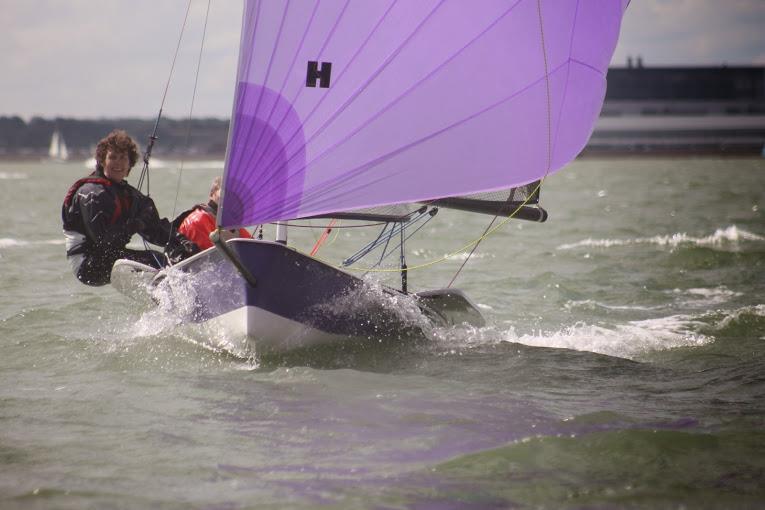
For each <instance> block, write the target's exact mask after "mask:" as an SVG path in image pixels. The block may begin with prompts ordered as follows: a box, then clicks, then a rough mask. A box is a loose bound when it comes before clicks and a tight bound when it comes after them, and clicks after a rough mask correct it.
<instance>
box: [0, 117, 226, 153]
mask: <svg viewBox="0 0 765 510" xmlns="http://www.w3.org/2000/svg"><path fill="white" fill-rule="evenodd" d="M155 122H156V119H135V118H124V119H96V120H82V119H71V118H55V119H45V118H42V117H33V118H32V119H31V120H30V121H29V122H26V121H24V119H22V118H21V117H0V156H11V157H13V156H19V157H23V156H39V155H44V154H47V151H48V146H49V145H50V140H51V136H52V134H53V131H54V130H55V129H58V130H59V131H60V132H61V134H62V135H63V137H64V140H65V141H66V145H67V148H68V150H69V152H70V154H72V155H75V156H82V157H85V156H87V155H92V152H93V149H94V148H95V145H96V144H97V143H98V141H99V140H100V139H101V138H103V137H104V136H105V135H106V134H107V133H109V132H110V131H111V130H113V129H118V128H119V129H124V130H125V131H127V132H128V133H129V134H130V135H131V136H132V137H133V138H134V139H135V140H136V142H138V144H139V146H140V149H141V151H143V150H145V148H146V144H147V143H148V140H149V136H150V135H151V133H152V132H153V130H154V124H155ZM228 125H229V121H228V119H216V118H200V119H192V120H191V122H189V121H188V120H175V119H169V118H168V119H165V118H163V119H161V120H160V124H159V130H158V133H157V136H158V140H157V142H156V143H155V145H154V152H153V154H154V155H157V156H159V157H162V155H163V154H164V155H180V154H186V155H189V156H200V157H222V156H223V155H224V154H225V152H226V141H227V138H228ZM187 133H188V143H187V141H186V140H187Z"/></svg>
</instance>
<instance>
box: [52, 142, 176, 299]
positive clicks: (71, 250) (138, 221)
mask: <svg viewBox="0 0 765 510" xmlns="http://www.w3.org/2000/svg"><path fill="white" fill-rule="evenodd" d="M137 161H138V147H137V146H136V144H135V142H134V141H133V140H132V139H131V138H130V136H129V135H128V134H127V133H125V132H124V131H121V130H115V131H112V132H111V133H110V134H109V135H108V136H107V137H106V138H104V139H103V140H101V141H100V142H99V143H98V146H97V148H96V171H95V172H93V173H92V174H91V175H90V176H88V177H85V178H83V179H79V180H78V181H77V182H75V183H74V184H73V185H72V186H71V187H70V188H69V191H68V192H67V194H66V198H65V199H64V204H63V206H62V209H61V217H62V220H63V224H64V236H65V238H66V257H67V260H68V261H69V263H70V264H71V266H72V270H73V272H74V274H75V276H76V277H77V279H78V280H80V281H81V282H82V283H85V284H87V285H95V286H98V285H105V284H107V283H109V280H110V278H111V270H112V266H113V265H114V262H115V261H116V260H117V259H130V260H134V261H137V262H141V263H143V264H146V265H149V266H152V267H156V268H160V267H162V266H164V265H166V259H165V256H164V255H163V254H162V253H160V252H157V251H152V250H144V251H137V250H129V249H127V248H126V245H127V243H128V242H129V241H130V239H131V237H132V236H133V235H134V234H136V233H137V234H139V235H140V236H141V237H143V238H144V239H145V240H147V241H149V242H150V243H153V244H156V245H159V246H166V245H168V242H169V240H170V237H171V229H170V222H169V221H168V220H167V219H165V218H163V219H160V217H159V213H158V212H157V208H156V206H155V205H154V201H153V200H152V199H151V198H149V197H147V196H145V195H143V194H142V193H141V192H140V191H138V190H137V189H135V188H134V187H132V186H131V185H130V184H128V183H127V182H126V181H125V178H126V177H127V176H128V174H129V173H130V169H131V168H132V167H133V166H134V165H135V163H136V162H137ZM179 243H180V244H181V245H183V244H189V243H188V240H186V241H185V243H183V240H180V241H179ZM176 244H177V243H176ZM181 249H189V247H185V246H182V247H181Z"/></svg>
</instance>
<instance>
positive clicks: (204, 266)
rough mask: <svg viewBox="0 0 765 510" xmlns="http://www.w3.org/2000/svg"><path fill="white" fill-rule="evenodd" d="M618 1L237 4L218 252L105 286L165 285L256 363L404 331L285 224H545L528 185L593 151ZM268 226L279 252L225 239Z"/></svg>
mask: <svg viewBox="0 0 765 510" xmlns="http://www.w3.org/2000/svg"><path fill="white" fill-rule="evenodd" d="M627 3H628V0H608V1H598V0H580V1H571V0H482V1H480V2H465V1H462V0H315V1H290V0H268V1H265V0H260V1H259V0H246V1H245V2H244V11H243V23H242V32H241V40H240V49H239V60H238V70H237V85H236V92H235V97H234V105H233V112H232V118H231V126H230V129H229V140H228V146H227V154H226V160H225V168H224V174H223V184H222V197H221V202H220V207H219V210H218V215H217V223H218V227H219V230H218V231H217V232H215V233H214V234H213V236H212V237H213V239H214V241H215V247H214V248H211V249H208V250H206V251H204V252H202V253H200V254H197V255H195V256H194V257H192V258H190V259H188V260H185V261H183V262H182V263H180V264H177V265H175V266H174V267H172V268H171V269H166V270H163V271H160V272H159V273H158V274H156V275H154V274H153V273H151V272H149V270H148V268H141V267H138V266H136V265H135V264H134V263H131V262H128V261H118V262H117V263H116V264H115V267H114V271H113V277H112V280H113V283H114V284H115V285H116V286H118V287H119V288H121V289H123V290H124V291H126V292H129V291H130V289H134V288H135V285H137V284H140V285H144V287H145V288H147V289H150V290H151V292H154V293H155V294H154V299H155V300H156V299H160V298H158V297H157V295H156V293H157V292H159V291H160V289H162V288H163V285H164V286H165V288H175V289H176V290H175V292H176V293H178V292H181V293H182V294H183V295H184V296H185V297H187V298H188V297H189V296H191V302H193V305H192V307H191V311H190V313H189V314H188V315H187V317H188V318H189V319H190V320H193V321H196V322H205V323H209V324H212V325H216V326H220V327H223V328H225V329H226V331H229V332H232V333H233V334H239V335H242V337H243V338H247V339H248V341H249V342H250V345H251V346H253V347H254V348H255V350H256V351H259V352H282V351H287V350H291V349H296V348H302V347H307V346H312V345H317V344H321V343H327V342H338V341H347V340H348V339H349V338H360V337H361V338H368V337H379V336H384V335H390V334H391V332H393V333H394V334H401V333H402V332H405V333H406V332H409V330H415V331H414V332H415V333H416V332H417V331H416V330H421V329H422V324H418V323H417V321H414V323H413V322H412V321H407V320H405V317H402V315H401V314H400V313H398V311H397V310H395V309H391V307H386V306H381V305H380V304H379V303H378V304H374V303H372V304H370V303H364V300H360V299H357V296H358V295H360V294H363V293H364V288H365V286H368V285H369V284H368V283H367V282H366V281H365V280H364V279H362V278H359V277H357V276H355V275H353V274H351V273H350V272H349V271H347V270H346V269H344V268H342V267H335V266H333V265H330V264H327V263H325V262H323V261H320V260H317V259H316V258H314V257H311V256H310V255H307V254H304V253H301V252H299V251H297V250H295V249H294V248H292V247H291V246H289V245H288V244H287V235H286V227H285V223H284V222H286V221H288V220H296V219H306V218H344V219H347V220H362V221H369V220H373V221H381V222H384V223H385V224H386V227H385V229H384V231H383V232H384V233H381V234H380V236H379V237H378V240H379V239H383V238H385V237H386V236H387V238H388V241H390V239H393V238H395V237H396V236H399V235H400V237H401V244H402V245H403V240H404V231H405V230H406V229H407V228H409V227H410V226H411V225H414V224H416V223H417V222H418V221H419V220H420V219H421V218H424V217H428V216H429V217H432V216H433V215H434V214H435V211H436V209H437V208H438V207H444V208H455V209H460V210H463V211H469V212H473V213H483V214H488V215H491V216H494V217H495V218H496V217H503V218H508V217H511V218H513V219H524V220H532V221H544V220H545V219H546V217H547V214H546V212H545V211H544V210H543V209H541V208H540V207H539V205H538V199H539V188H540V186H539V184H540V181H541V180H543V179H544V178H545V177H546V176H547V175H548V174H550V173H552V172H555V171H557V170H558V169H560V168H562V167H563V166H564V165H566V164H567V163H568V162H569V161H571V160H572V159H573V158H575V157H576V155H577V154H578V153H579V152H580V151H581V150H582V149H583V148H584V146H585V144H586V143H587V141H588V139H589V136H590V134H591V132H592V129H593V126H594V124H595V121H596V119H597V117H598V115H599V113H600V109H601V106H602V102H603V98H604V95H605V88H606V80H605V76H606V71H607V67H608V64H609V62H610V60H611V56H612V54H613V51H614V48H615V45H616V42H617V38H618V34H619V28H620V24H621V20H622V16H623V14H624V11H625V9H626V6H627ZM274 222H275V223H277V236H276V240H274V241H266V240H256V239H230V240H227V241H224V240H223V239H222V237H221V235H220V232H223V231H224V230H227V229H235V228H239V227H247V226H254V225H262V224H266V223H274ZM371 244H374V243H371ZM363 255H364V250H362V252H361V253H360V254H359V255H358V257H361V256H363ZM355 260H356V258H354V257H349V259H347V260H346V265H350V264H352V263H353V261H355ZM401 274H402V288H401V289H400V290H399V289H393V288H388V287H384V288H383V291H382V295H383V296H386V295H387V296H394V297H395V296H397V295H403V294H407V295H409V293H408V289H407V281H406V276H407V268H406V266H405V261H404V250H403V246H402V248H401ZM179 275H180V277H179ZM179 278H180V281H181V283H180V284H179V283H178V282H179ZM171 281H173V282H174V285H167V284H168V282H171ZM131 282H132V283H131ZM136 282H137V283H136ZM141 282H143V283H141ZM147 282H148V283H147ZM179 288H180V289H182V290H180V291H179V290H178V289H179ZM411 296H412V297H413V299H412V300H411V301H412V302H414V303H415V304H416V306H417V307H418V308H419V310H420V311H421V315H422V317H425V318H426V319H427V321H429V322H430V323H432V324H435V325H450V324H461V323H468V324H473V325H482V324H483V317H481V314H480V312H479V311H478V310H477V309H476V307H475V306H474V305H473V304H472V302H471V301H470V299H469V298H467V297H466V296H465V295H464V294H463V293H462V292H460V291H459V290H456V289H452V288H449V289H440V290H433V291H428V292H420V293H415V294H411ZM359 303H362V305H359ZM393 308H395V307H393Z"/></svg>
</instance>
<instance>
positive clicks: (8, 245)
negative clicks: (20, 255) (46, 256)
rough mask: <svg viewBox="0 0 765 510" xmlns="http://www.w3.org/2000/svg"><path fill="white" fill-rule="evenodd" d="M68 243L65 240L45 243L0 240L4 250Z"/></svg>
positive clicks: (45, 241) (6, 238)
mask: <svg viewBox="0 0 765 510" xmlns="http://www.w3.org/2000/svg"><path fill="white" fill-rule="evenodd" d="M65 242H66V241H64V239H46V240H43V241H26V240H24V239H13V238H10V237H3V238H0V249H3V248H17V247H19V246H33V245H40V244H52V245H63V244H65Z"/></svg>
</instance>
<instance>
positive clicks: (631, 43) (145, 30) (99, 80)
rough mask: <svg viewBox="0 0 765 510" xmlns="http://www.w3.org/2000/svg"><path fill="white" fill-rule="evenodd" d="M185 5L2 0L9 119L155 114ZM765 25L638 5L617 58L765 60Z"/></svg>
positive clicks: (748, 3)
mask: <svg viewBox="0 0 765 510" xmlns="http://www.w3.org/2000/svg"><path fill="white" fill-rule="evenodd" d="M269 1H276V0H269ZM364 1H367V0H364ZM415 1H416V0H415ZM455 1H462V0H455ZM564 1H566V0H564ZM592 1H610V0H592ZM242 3H243V2H242V1H241V0H239V1H236V0H226V1H221V2H212V7H211V11H210V18H209V24H208V30H207V38H206V41H205V53H204V56H203V59H202V62H201V71H200V78H199V85H198V90H197V95H196V100H195V107H194V113H195V115H198V116H218V117H227V116H228V115H229V114H230V111H231V103H232V99H233V89H234V84H235V72H236V55H237V48H238V43H239V30H240V25H241V9H242ZM206 5H207V3H206V2H203V1H193V2H192V6H193V7H192V10H191V13H190V15H189V23H188V26H187V29H186V32H185V34H184V38H183V45H182V47H181V51H180V54H179V57H178V63H177V66H176V69H175V73H174V75H173V80H172V83H171V88H170V92H169V93H168V99H167V103H166V104H165V114H166V115H168V116H172V117H178V118H182V117H185V116H187V115H188V113H189V108H190V104H191V95H192V88H193V85H194V79H195V73H196V64H197V57H198V53H199V45H200V41H201V32H202V21H203V19H204V10H205V8H206ZM186 6H187V3H186V2H184V1H181V0H131V1H129V2H127V1H103V0H67V1H62V0H2V16H0V69H2V79H1V80H0V115H11V114H20V115H22V116H25V117H29V116H32V115H43V116H46V117H51V116H75V117H102V116H140V117H147V118H150V117H153V116H155V115H156V113H157V111H158V109H159V105H160V101H161V99H162V93H163V91H164V87H165V83H166V82H167V79H168V74H169V72H170V64H171V61H172V56H173V52H174V50H175V47H176V44H177V41H178V35H179V33H180V29H181V25H182V22H183V18H184V14H185V10H186ZM764 26H765V1H763V0H726V1H724V2H723V1H721V0H633V1H632V3H631V5H630V7H629V8H628V10H627V14H626V17H625V19H624V23H623V26H622V31H621V39H620V43H619V45H618V47H617V49H616V54H615V56H614V59H613V61H612V62H613V63H614V64H617V65H623V64H624V63H626V60H627V56H628V55H631V56H633V57H634V56H637V55H641V56H642V57H643V60H644V62H645V64H646V65H720V64H723V63H728V64H763V63H765V58H763V55H765V42H764V41H765V38H763V36H762V27H764Z"/></svg>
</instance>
